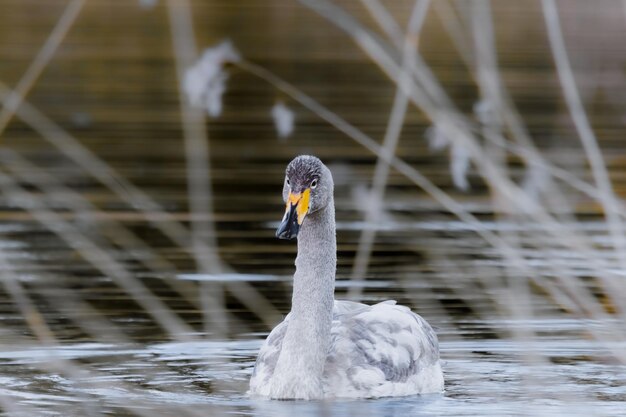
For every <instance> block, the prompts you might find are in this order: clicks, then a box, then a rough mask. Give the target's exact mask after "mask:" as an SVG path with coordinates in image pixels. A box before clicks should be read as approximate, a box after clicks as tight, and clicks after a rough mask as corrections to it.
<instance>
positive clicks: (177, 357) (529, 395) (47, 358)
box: [0, 321, 626, 417]
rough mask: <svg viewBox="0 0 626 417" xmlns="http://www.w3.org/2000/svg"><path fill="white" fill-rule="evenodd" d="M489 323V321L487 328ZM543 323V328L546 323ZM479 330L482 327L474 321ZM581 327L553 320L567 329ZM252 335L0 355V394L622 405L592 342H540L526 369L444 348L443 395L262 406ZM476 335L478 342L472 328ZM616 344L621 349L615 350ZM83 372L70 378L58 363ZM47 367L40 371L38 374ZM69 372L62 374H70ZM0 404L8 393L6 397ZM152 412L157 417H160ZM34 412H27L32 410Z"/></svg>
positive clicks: (298, 408) (264, 412)
mask: <svg viewBox="0 0 626 417" xmlns="http://www.w3.org/2000/svg"><path fill="white" fill-rule="evenodd" d="M490 324H491V325H493V323H490ZM544 324H545V323H544ZM474 325H475V326H476V327H477V328H480V327H481V325H482V324H481V323H474ZM583 326H584V324H583V323H577V322H575V321H568V322H564V323H559V322H558V321H556V322H551V323H550V327H551V329H553V330H558V329H560V330H561V331H562V332H563V333H569V332H571V331H572V329H573V328H579V327H583ZM258 336H259V335H254V337H248V338H241V339H237V340H229V341H194V342H165V343H151V344H147V345H138V344H127V345H122V344H117V345H114V344H99V343H79V344H67V345H64V346H62V347H58V348H54V349H42V348H35V347H32V348H28V349H19V350H10V349H6V348H5V349H3V350H2V352H0V366H2V369H3V375H2V379H1V382H2V388H1V389H0V395H3V396H10V397H12V398H13V399H14V400H17V401H19V403H20V405H21V406H23V407H28V408H30V411H28V413H30V412H32V411H33V410H38V411H40V412H41V413H42V415H50V416H81V415H88V413H90V412H96V411H97V412H99V413H114V414H116V415H131V414H132V413H134V412H136V411H137V410H143V411H141V412H146V413H147V414H150V413H155V414H150V415H167V414H168V413H171V412H176V413H179V414H178V415H220V416H221V415H240V416H282V415H284V416H291V415H300V416H303V417H304V416H306V417H308V416H312V417H318V416H335V415H337V416H339V415H368V416H381V417H382V416H406V415H415V416H431V415H463V416H475V415H493V416H501V415H536V414H541V415H555V416H556V415H581V416H586V415H616V414H620V413H621V412H623V410H624V401H626V372H625V371H626V368H625V367H624V366H622V365H616V364H614V363H610V362H608V363H606V362H604V363H603V361H602V360H601V359H602V357H603V355H605V352H604V351H603V349H602V348H601V347H599V346H597V345H595V344H594V343H592V342H590V341H582V340H580V339H575V338H572V337H571V336H570V337H567V336H561V337H558V338H557V337H546V338H542V340H540V341H537V342H536V344H537V347H538V348H539V349H541V350H542V351H544V353H546V355H547V356H546V358H547V360H546V361H545V362H544V363H538V364H532V365H528V364H525V363H524V361H525V358H526V357H525V355H523V349H524V346H523V345H522V346H521V345H520V344H519V343H516V342H514V341H512V340H502V339H498V340H494V339H478V340H473V341H469V340H468V341H457V342H449V343H446V342H444V343H442V346H441V351H442V357H443V360H444V372H445V376H446V391H445V393H443V394H429V395H423V396H415V397H408V398H391V399H377V400H336V401H314V402H306V401H268V400H261V399H251V398H249V397H248V396H247V395H246V390H247V386H248V379H249V377H250V374H251V372H252V367H253V364H254V360H255V354H256V352H257V350H258V348H259V347H260V343H261V339H259V337H258ZM475 336H477V337H478V336H480V331H479V330H477V331H476V333H475ZM621 348H624V346H621ZM69 360H71V361H73V362H74V363H77V364H79V365H78V366H80V367H81V368H82V371H79V370H75V371H76V372H78V373H80V372H83V371H85V369H89V371H88V374H85V375H80V376H78V377H76V376H75V377H74V378H68V375H67V373H68V368H65V372H55V371H53V370H52V369H54V368H55V367H61V368H64V365H63V361H69ZM48 367H50V368H52V369H51V370H50V371H49V372H46V373H43V372H41V369H42V368H48ZM72 372H74V370H71V371H69V373H72ZM5 398H6V397H5ZM159 413H160V414H159ZM31 415H32V414H31Z"/></svg>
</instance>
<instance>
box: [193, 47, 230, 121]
mask: <svg viewBox="0 0 626 417" xmlns="http://www.w3.org/2000/svg"><path fill="white" fill-rule="evenodd" d="M240 59H241V57H240V55H239V52H238V51H237V50H236V49H235V47H234V46H233V44H232V43H231V42H230V41H229V40H225V41H223V42H222V43H220V44H219V45H217V46H215V47H213V48H208V49H206V50H205V51H204V53H203V54H202V56H201V57H200V59H199V60H198V61H197V62H196V63H195V64H194V65H193V66H191V67H190V68H189V69H188V70H187V72H186V73H185V77H184V81H183V89H184V91H185V93H186V94H187V98H188V99H189V103H190V104H191V105H192V106H194V107H198V108H203V109H205V110H206V112H207V113H208V114H209V115H210V116H212V117H217V116H219V115H220V114H221V113H222V95H223V94H224V91H226V80H228V74H227V73H226V72H225V71H224V65H225V64H228V63H234V62H238V61H239V60H240Z"/></svg>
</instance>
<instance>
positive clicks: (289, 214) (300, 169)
mask: <svg viewBox="0 0 626 417" xmlns="http://www.w3.org/2000/svg"><path fill="white" fill-rule="evenodd" d="M333 188H334V184H333V177H332V175H331V173H330V170H329V169H328V168H326V165H324V164H323V163H322V161H320V160H319V158H316V157H315V156H310V155H300V156H298V157H296V158H294V159H293V160H292V161H291V162H290V163H289V165H287V170H286V171H285V180H284V182H283V200H284V201H285V204H286V205H287V207H286V209H285V215H284V217H283V221H282V222H281V223H280V226H279V227H278V230H276V237H278V238H280V239H294V238H295V237H296V236H298V232H299V231H300V226H302V223H303V222H304V219H305V218H306V216H307V215H308V214H310V213H314V212H316V211H318V210H320V209H322V208H324V207H326V206H327V205H328V204H329V203H330V202H331V200H332V197H333Z"/></svg>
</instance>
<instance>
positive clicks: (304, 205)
mask: <svg viewBox="0 0 626 417" xmlns="http://www.w3.org/2000/svg"><path fill="white" fill-rule="evenodd" d="M310 197H311V189H310V188H307V189H306V190H304V192H303V193H298V194H294V193H289V198H288V199H287V211H289V209H290V208H291V206H296V213H298V224H299V225H302V222H303V221H304V217H305V216H306V215H307V213H308V212H309V199H310Z"/></svg>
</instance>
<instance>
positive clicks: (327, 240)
mask: <svg viewBox="0 0 626 417" xmlns="http://www.w3.org/2000/svg"><path fill="white" fill-rule="evenodd" d="M336 263H337V243H336V238H335V208H334V204H333V203H332V201H331V203H330V204H329V205H327V206H326V207H325V208H323V209H320V210H318V211H316V212H314V213H310V214H309V215H307V217H306V218H305V221H304V223H303V225H302V227H301V229H300V232H299V233H298V257H297V258H296V273H295V274H294V281H293V296H292V305H291V312H290V314H289V322H288V323H289V324H288V328H287V332H286V334H285V338H284V340H283V344H282V348H281V353H280V357H279V359H278V362H277V365H276V370H275V373H274V382H273V384H274V387H273V392H274V395H273V396H274V397H275V398H306V399H312V398H322V396H323V392H322V386H323V384H322V376H323V373H324V366H325V364H326V357H327V354H328V349H329V346H330V333H331V325H332V317H333V305H334V289H335V270H336Z"/></svg>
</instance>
